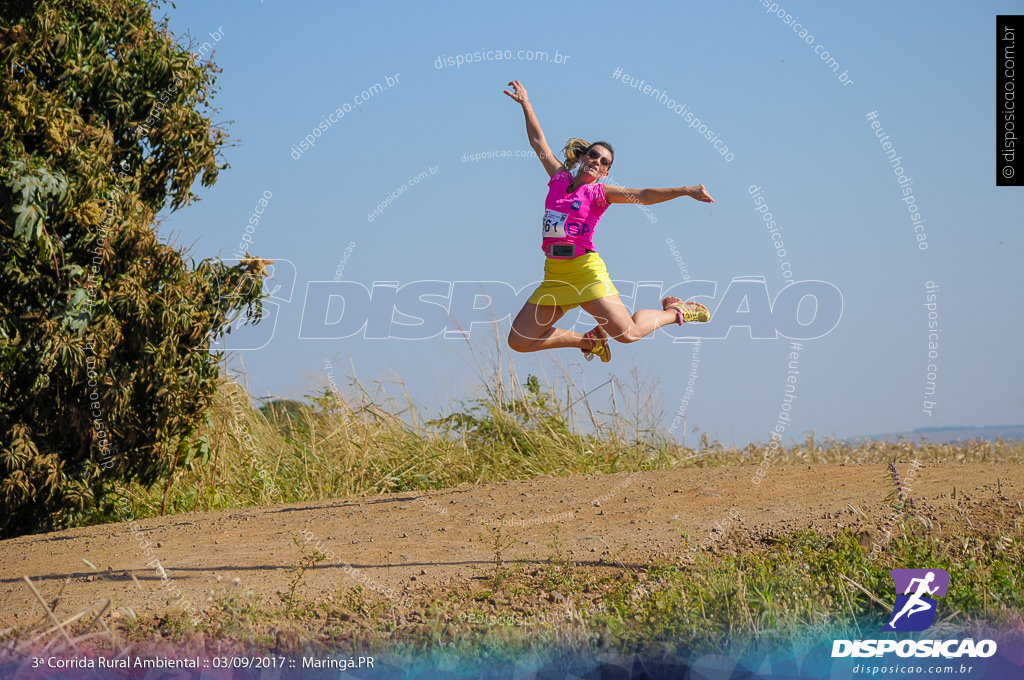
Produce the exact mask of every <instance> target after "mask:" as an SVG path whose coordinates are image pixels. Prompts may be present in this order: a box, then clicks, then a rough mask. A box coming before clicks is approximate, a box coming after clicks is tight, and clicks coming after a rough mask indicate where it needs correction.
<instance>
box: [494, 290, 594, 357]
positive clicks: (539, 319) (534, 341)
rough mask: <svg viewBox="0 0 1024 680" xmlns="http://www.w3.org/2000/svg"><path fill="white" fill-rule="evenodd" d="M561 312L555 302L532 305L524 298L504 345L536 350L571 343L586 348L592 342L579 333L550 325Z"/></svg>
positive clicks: (519, 349) (589, 346) (562, 313)
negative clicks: (524, 300)
mask: <svg viewBox="0 0 1024 680" xmlns="http://www.w3.org/2000/svg"><path fill="white" fill-rule="evenodd" d="M563 315H564V312H563V311H562V308H561V307H558V306H557V305H535V304H533V303H531V302H527V303H526V304H525V305H523V308H522V309H521V310H520V311H519V314H518V315H517V316H516V320H515V321H513V322H512V330H511V331H510V332H509V334H508V346H509V347H511V348H512V349H514V350H515V351H517V352H538V351H540V350H542V349H556V348H558V347H575V348H578V349H590V348H591V346H592V345H593V343H592V342H590V341H589V340H587V339H586V338H584V337H583V336H582V335H580V334H579V333H573V332H572V331H567V330H565V329H562V328H554V325H555V322H556V321H558V320H559V319H561V318H562V316H563Z"/></svg>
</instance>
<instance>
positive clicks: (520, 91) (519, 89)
mask: <svg viewBox="0 0 1024 680" xmlns="http://www.w3.org/2000/svg"><path fill="white" fill-rule="evenodd" d="M509 85H510V86H512V92H509V91H508V90H502V91H503V92H504V93H505V94H507V95H508V96H509V97H512V99H514V100H515V101H516V103H519V104H522V105H523V106H528V105H529V104H530V98H529V97H527V96H526V88H525V87H523V84H522V83H521V82H519V81H518V80H513V81H512V82H511V83H509Z"/></svg>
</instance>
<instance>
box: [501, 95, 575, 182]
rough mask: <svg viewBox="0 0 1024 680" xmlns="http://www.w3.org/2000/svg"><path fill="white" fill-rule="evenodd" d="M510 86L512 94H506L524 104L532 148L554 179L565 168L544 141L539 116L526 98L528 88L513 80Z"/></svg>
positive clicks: (527, 130)
mask: <svg viewBox="0 0 1024 680" xmlns="http://www.w3.org/2000/svg"><path fill="white" fill-rule="evenodd" d="M509 85H511V86H512V92H509V91H508V90H504V92H505V94H507V95H508V96H509V97H512V99H514V100H515V101H517V102H519V103H520V104H522V106H523V114H525V115H526V134H527V136H528V137H529V138H530V146H531V147H532V148H533V150H534V152H535V153H536V154H537V157H538V158H540V162H541V163H542V164H543V165H544V169H545V170H546V171H547V173H548V177H553V176H554V175H555V174H556V173H559V172H561V171H562V170H564V169H565V168H563V167H562V164H561V163H560V162H559V160H558V159H557V158H555V154H553V153H551V147H549V146H548V142H547V140H546V139H544V132H543V130H541V129H540V121H538V120H537V114H535V113H534V112H533V105H532V104H530V98H529V97H527V96H526V88H525V87H523V84H522V83H520V82H519V81H518V80H513V81H512V82H511V83H509Z"/></svg>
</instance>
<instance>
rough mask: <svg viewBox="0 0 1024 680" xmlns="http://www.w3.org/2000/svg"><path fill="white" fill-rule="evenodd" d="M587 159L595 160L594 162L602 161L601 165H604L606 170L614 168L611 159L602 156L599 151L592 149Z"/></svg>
mask: <svg viewBox="0 0 1024 680" xmlns="http://www.w3.org/2000/svg"><path fill="white" fill-rule="evenodd" d="M587 158H593V159H594V160H600V161H601V165H603V166H604V167H606V168H610V167H612V161H611V159H610V158H607V157H605V156H602V155H601V154H600V153H598V152H597V151H594V150H593V149H591V150H590V151H588V152H587Z"/></svg>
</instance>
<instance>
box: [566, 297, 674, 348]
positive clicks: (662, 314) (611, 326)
mask: <svg viewBox="0 0 1024 680" xmlns="http://www.w3.org/2000/svg"><path fill="white" fill-rule="evenodd" d="M580 306H581V307H583V309H584V310H586V311H587V313H588V314H590V315H591V316H592V317H594V318H595V319H596V320H597V323H598V324H600V325H601V327H602V328H604V330H605V332H606V333H607V334H608V336H609V337H611V338H615V339H616V340H618V341H619V342H636V341H637V340H640V339H641V338H645V337H647V336H648V335H650V334H651V333H653V332H654V331H656V330H657V329H659V328H661V327H662V326H668V325H670V324H674V323H677V317H676V313H675V312H674V311H672V310H657V309H641V310H638V311H637V312H636V314H634V315H633V316H630V315H629V310H628V309H626V305H624V304H622V300H621V299H619V296H618V295H609V296H608V297H603V298H599V299H597V300H590V301H589V302H584V303H583V304H582V305H580Z"/></svg>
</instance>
